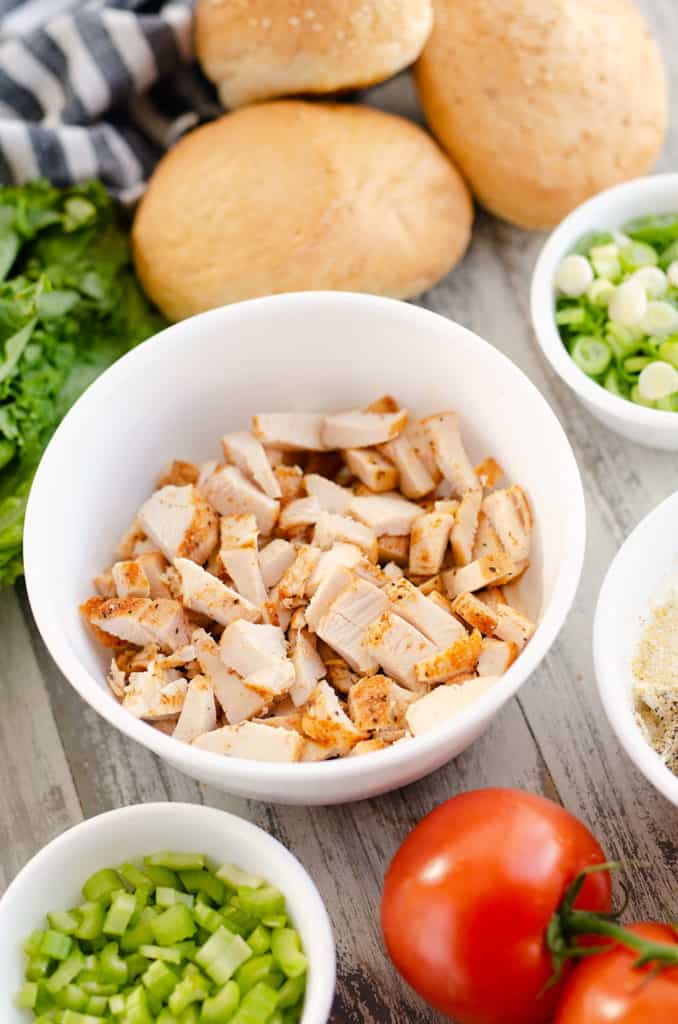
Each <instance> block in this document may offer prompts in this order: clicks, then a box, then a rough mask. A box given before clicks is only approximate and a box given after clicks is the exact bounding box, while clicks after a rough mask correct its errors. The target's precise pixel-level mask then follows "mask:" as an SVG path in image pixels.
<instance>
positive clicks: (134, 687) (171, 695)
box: [122, 662, 187, 720]
mask: <svg viewBox="0 0 678 1024" xmlns="http://www.w3.org/2000/svg"><path fill="white" fill-rule="evenodd" d="M186 688H187V684H186V680H185V679H184V678H183V676H180V675H179V673H178V672H176V671H175V670H174V669H170V670H169V671H165V670H164V669H161V668H159V667H158V666H157V664H156V663H155V662H151V664H150V665H149V666H148V668H147V669H145V670H144V671H143V672H132V673H131V674H130V677H129V682H128V683H127V686H126V687H125V693H124V696H123V698H122V706H123V707H124V709H125V710H126V711H129V713H130V714H131V715H134V717H135V718H144V719H148V720H156V719H158V718H172V717H173V716H175V715H178V714H179V713H180V711H181V709H182V707H183V706H184V699H185V697H186Z"/></svg>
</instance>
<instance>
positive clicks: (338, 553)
mask: <svg viewBox="0 0 678 1024" xmlns="http://www.w3.org/2000/svg"><path fill="white" fill-rule="evenodd" d="M362 558H363V553H362V551H361V550H360V548H358V547H356V546H355V544H342V543H341V541H338V542H337V543H336V544H335V545H334V547H331V548H330V549H329V551H323V552H322V554H321V555H320V558H319V559H318V561H317V562H316V564H315V568H314V569H313V572H312V573H311V575H310V577H309V580H308V583H307V585H306V594H307V595H308V596H311V597H312V596H313V594H315V592H316V590H317V589H318V587H319V586H320V584H321V583H322V581H323V580H324V579H325V577H326V576H328V575H329V574H330V573H332V572H333V571H334V570H335V568H336V567H337V566H338V565H343V566H345V567H346V568H347V569H353V568H354V566H356V565H357V564H358V563H359V562H360V561H362Z"/></svg>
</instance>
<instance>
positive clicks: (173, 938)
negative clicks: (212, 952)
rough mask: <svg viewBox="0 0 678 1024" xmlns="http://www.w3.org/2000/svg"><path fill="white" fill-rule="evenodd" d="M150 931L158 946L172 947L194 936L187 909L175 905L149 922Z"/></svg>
mask: <svg viewBox="0 0 678 1024" xmlns="http://www.w3.org/2000/svg"><path fill="white" fill-rule="evenodd" d="M151 931H152V932H153V937H154V939H155V942H156V944H157V945H158V946H173V945H174V944H175V943H176V942H181V941H182V939H190V938H191V936H193V935H195V932H196V927H195V921H194V920H193V917H192V916H191V912H190V910H189V909H188V907H187V906H186V905H185V904H183V903H177V904H175V905H174V906H173V907H168V908H167V910H165V911H164V913H162V914H159V915H158V916H157V917H154V918H153V920H152V921H151Z"/></svg>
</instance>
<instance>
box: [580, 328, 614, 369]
mask: <svg viewBox="0 0 678 1024" xmlns="http://www.w3.org/2000/svg"><path fill="white" fill-rule="evenodd" d="M572 358H573V360H574V362H575V363H576V365H577V366H578V367H579V369H580V370H583V371H584V373H586V374H588V375H589V377H598V376H600V374H601V373H605V370H606V369H607V368H608V366H609V365H610V361H611V359H612V352H611V350H610V346H609V345H607V344H606V343H605V342H604V341H602V340H601V339H599V338H589V337H586V336H582V337H580V338H577V340H576V342H575V344H574V347H573V349H572Z"/></svg>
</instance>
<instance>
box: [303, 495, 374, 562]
mask: <svg viewBox="0 0 678 1024" xmlns="http://www.w3.org/2000/svg"><path fill="white" fill-rule="evenodd" d="M352 501H369V499H368V498H353V499H352ZM337 541H343V542H344V543H345V544H355V546H356V547H359V548H360V550H361V551H364V552H365V554H366V555H367V557H368V558H369V560H370V561H371V562H376V560H377V538H376V535H375V533H374V530H372V529H370V527H369V526H365V525H364V523H358V522H356V520H355V519H349V517H348V516H342V515H338V514H336V513H334V512H321V514H320V518H319V519H318V522H317V523H316V527H315V530H314V531H313V543H314V544H315V545H316V547H319V548H323V549H325V550H326V549H328V548H331V547H332V546H333V545H334V544H336V542H337Z"/></svg>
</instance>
